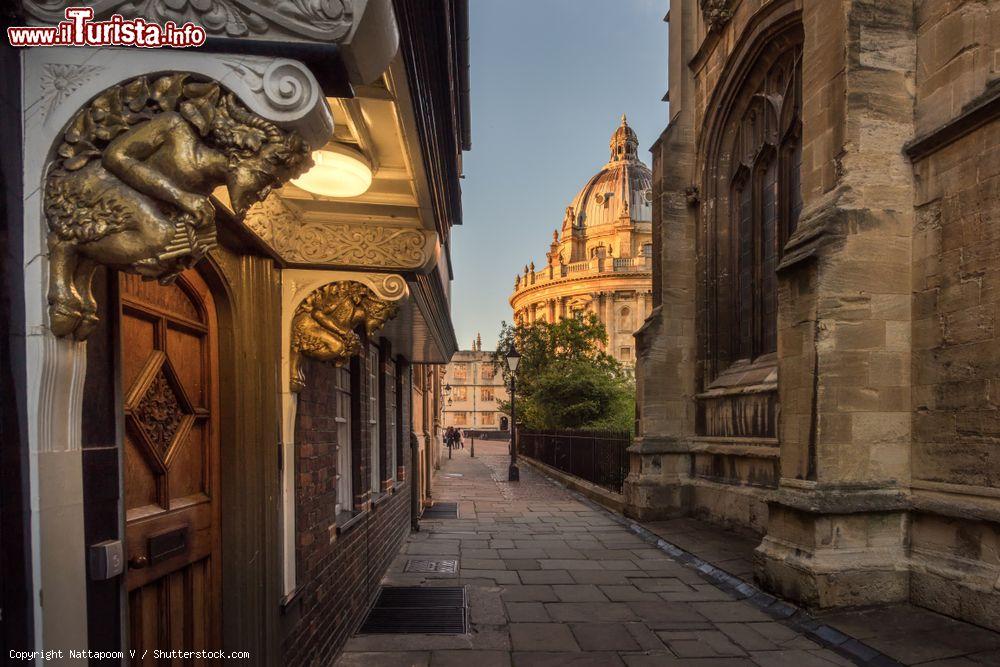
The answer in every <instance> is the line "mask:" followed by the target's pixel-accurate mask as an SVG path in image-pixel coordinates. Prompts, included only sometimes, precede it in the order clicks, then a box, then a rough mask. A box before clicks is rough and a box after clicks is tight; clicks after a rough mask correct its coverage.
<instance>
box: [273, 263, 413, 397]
mask: <svg viewBox="0 0 1000 667" xmlns="http://www.w3.org/2000/svg"><path fill="white" fill-rule="evenodd" d="M397 312H399V304H397V303H396V302H395V301H390V300H386V299H382V298H380V297H379V296H378V295H377V294H376V293H375V291H374V290H372V289H371V288H370V287H368V286H367V285H365V284H363V283H360V282H357V281H354V280H344V281H338V282H333V283H328V284H326V285H323V286H322V287H320V288H318V289H316V290H314V291H313V292H312V293H310V294H309V295H308V296H307V297H306V298H305V299H303V300H302V302H301V303H299V305H298V306H297V307H296V308H295V314H294V315H293V316H292V331H291V350H290V351H289V360H290V368H289V372H290V373H291V376H290V378H289V383H290V385H289V386H290V388H291V390H292V391H294V392H299V391H301V390H302V389H303V388H304V387H305V376H304V374H303V370H302V357H313V358H314V359H319V360H321V361H328V362H331V363H333V364H334V365H335V366H343V365H345V364H346V363H347V362H348V361H349V360H350V359H351V357H354V356H357V354H358V353H359V352H360V351H361V339H360V338H359V337H358V335H357V334H356V333H355V332H354V330H355V328H357V327H359V326H364V329H365V333H367V334H368V335H369V336H371V335H372V334H374V333H375V332H376V331H378V330H379V329H381V328H382V327H383V326H384V325H385V323H386V322H388V321H389V320H391V319H392V318H393V317H395V316H396V313H397Z"/></svg>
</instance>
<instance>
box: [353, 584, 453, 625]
mask: <svg viewBox="0 0 1000 667" xmlns="http://www.w3.org/2000/svg"><path fill="white" fill-rule="evenodd" d="M467 607H468V600H467V598H466V596H465V588H464V587H436V586H435V587H419V586H398V587H395V586H393V587H390V586H383V587H382V590H381V591H380V592H379V595H378V599H377V600H375V606H374V607H372V610H371V611H370V612H368V618H366V619H365V623H364V625H362V626H361V631H360V632H361V634H371V635H374V634H415V633H419V634H437V635H464V634H465V633H467V632H468V631H469V629H468V623H467V620H466V619H467V616H468V614H467V613H466V609H467Z"/></svg>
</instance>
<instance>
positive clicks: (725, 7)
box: [701, 0, 733, 31]
mask: <svg viewBox="0 0 1000 667" xmlns="http://www.w3.org/2000/svg"><path fill="white" fill-rule="evenodd" d="M701 14H702V16H704V17H705V24H706V25H707V26H708V29H709V31H714V30H721V29H722V28H723V27H724V26H725V25H726V24H727V23H729V19H731V18H733V0H701Z"/></svg>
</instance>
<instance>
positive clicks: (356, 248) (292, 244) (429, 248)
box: [244, 195, 437, 271]
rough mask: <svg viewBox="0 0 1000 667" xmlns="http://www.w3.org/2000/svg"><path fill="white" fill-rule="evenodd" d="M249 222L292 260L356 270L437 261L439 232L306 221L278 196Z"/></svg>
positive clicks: (247, 221)
mask: <svg viewBox="0 0 1000 667" xmlns="http://www.w3.org/2000/svg"><path fill="white" fill-rule="evenodd" d="M244 224H245V225H246V227H247V228H248V229H249V230H250V231H252V232H253V233H254V235H256V236H257V237H258V238H259V239H260V240H261V241H263V242H264V243H266V244H267V245H268V246H270V247H271V249H273V250H274V252H275V253H276V254H277V255H278V256H279V257H280V258H281V259H282V260H284V261H285V262H287V263H289V264H299V265H303V264H306V265H310V266H329V267H338V268H351V269H356V270H362V271H364V270H381V269H392V270H417V271H419V270H423V269H425V268H427V267H428V266H430V265H432V264H433V262H434V258H435V254H436V246H437V236H436V235H435V234H434V233H433V232H428V231H425V230H420V229H414V228H412V227H395V226H391V225H384V224H380V223H377V222H358V223H349V222H316V221H307V220H305V219H304V217H303V216H302V214H301V213H300V212H299V211H298V210H296V209H295V208H294V207H293V206H291V205H289V204H287V203H285V202H284V201H283V200H282V199H281V198H280V197H278V196H277V195H272V196H270V197H268V198H267V199H266V200H264V201H263V202H261V203H259V204H257V205H255V206H254V207H253V208H252V209H251V210H250V211H249V212H248V213H247V216H246V218H245V220H244Z"/></svg>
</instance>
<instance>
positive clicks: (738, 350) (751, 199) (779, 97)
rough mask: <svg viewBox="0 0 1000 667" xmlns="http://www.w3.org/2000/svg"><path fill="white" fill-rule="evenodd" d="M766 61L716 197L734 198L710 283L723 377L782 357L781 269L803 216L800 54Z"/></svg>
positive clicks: (737, 115)
mask: <svg viewBox="0 0 1000 667" xmlns="http://www.w3.org/2000/svg"><path fill="white" fill-rule="evenodd" d="M763 60H765V62H760V63H758V66H757V72H756V73H755V74H754V75H751V76H750V79H751V81H752V82H753V83H755V84H756V85H755V86H754V88H755V89H754V90H752V92H750V94H746V93H744V94H743V95H742V96H740V98H739V99H740V100H741V101H742V104H737V106H736V108H734V109H733V110H732V113H731V116H730V119H731V120H730V121H729V123H728V124H727V126H726V131H725V134H726V138H727V139H728V140H729V141H730V142H731V143H730V149H729V150H728V151H723V152H722V153H720V157H721V159H720V165H719V166H720V167H723V169H720V170H719V171H720V178H723V177H725V176H726V175H727V171H725V170H724V164H722V162H723V161H724V160H725V159H727V158H728V163H729V164H728V167H729V169H728V183H720V186H719V187H718V190H717V202H718V203H719V204H722V200H723V198H727V199H728V206H720V207H719V211H720V214H722V213H726V214H727V215H720V216H719V220H718V222H717V233H716V248H715V252H716V260H717V261H716V267H715V271H714V273H715V275H714V276H711V277H710V280H712V281H713V285H712V287H713V288H714V291H715V295H716V300H715V301H716V313H717V318H716V319H715V322H714V324H715V326H714V327H713V329H714V331H712V332H711V334H712V335H711V336H710V340H711V342H712V343H713V344H714V348H715V349H714V352H715V355H714V356H715V360H716V362H717V365H716V372H721V371H724V370H725V368H726V367H727V366H729V365H730V364H732V363H733V362H736V361H747V362H753V361H754V360H756V359H758V358H760V357H763V356H765V355H769V354H772V353H774V352H776V350H777V341H778V335H777V306H778V295H777V291H778V283H777V277H776V270H777V267H778V263H779V260H780V256H781V249H782V247H783V246H784V244H785V242H786V241H787V240H788V238H789V236H790V235H791V234H792V232H793V231H794V230H795V225H796V223H797V222H798V217H799V214H800V212H801V210H802V195H801V180H800V169H801V164H802V140H801V120H800V116H801V92H800V91H801V58H800V48H799V46H798V45H797V44H796V45H794V46H792V47H791V48H787V49H786V50H785V51H784V52H783V53H781V54H780V55H778V56H777V57H772V58H767V59H763ZM723 147H724V146H723ZM726 218H728V219H726ZM727 246H728V247H727Z"/></svg>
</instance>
